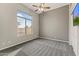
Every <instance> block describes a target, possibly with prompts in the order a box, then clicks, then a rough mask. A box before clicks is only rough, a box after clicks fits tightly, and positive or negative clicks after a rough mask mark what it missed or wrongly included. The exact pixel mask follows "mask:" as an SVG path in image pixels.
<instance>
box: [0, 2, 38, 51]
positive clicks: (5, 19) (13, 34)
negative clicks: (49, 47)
mask: <svg viewBox="0 0 79 59" xmlns="http://www.w3.org/2000/svg"><path fill="white" fill-rule="evenodd" d="M23 6H24V5H22V4H12V3H11V4H8V3H3V4H0V8H1V9H0V50H2V49H5V48H8V47H11V46H14V45H17V44H20V43H23V42H26V41H29V40H32V39H35V38H37V37H38V36H39V30H38V29H39V16H38V15H37V14H35V13H33V12H32V11H31V10H30V9H28V8H27V7H25V6H24V7H23ZM22 8H24V9H22ZM17 9H20V10H24V11H25V12H27V13H28V14H29V15H31V16H32V18H33V19H32V32H33V33H32V35H25V36H24V37H17V31H16V29H17V22H16V20H17V19H16V12H17Z"/></svg>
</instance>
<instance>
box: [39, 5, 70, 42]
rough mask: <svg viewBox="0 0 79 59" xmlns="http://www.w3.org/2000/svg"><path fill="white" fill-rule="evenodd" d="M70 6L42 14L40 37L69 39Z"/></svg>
mask: <svg viewBox="0 0 79 59" xmlns="http://www.w3.org/2000/svg"><path fill="white" fill-rule="evenodd" d="M68 26H69V6H68V5H67V6H63V7H60V8H57V9H54V10H51V11H48V12H46V13H44V14H40V37H44V38H57V40H62V41H68V34H69V33H68V31H69V27H68Z"/></svg>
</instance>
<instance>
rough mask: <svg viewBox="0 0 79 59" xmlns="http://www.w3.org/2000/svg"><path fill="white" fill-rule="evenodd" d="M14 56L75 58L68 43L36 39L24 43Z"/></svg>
mask: <svg viewBox="0 0 79 59" xmlns="http://www.w3.org/2000/svg"><path fill="white" fill-rule="evenodd" d="M16 56H75V54H74V52H73V49H72V46H70V45H69V44H68V43H65V42H58V41H53V40H47V39H37V40H33V41H31V42H28V43H26V44H25V45H24V46H23V48H22V50H21V51H19V52H18V53H17V54H16Z"/></svg>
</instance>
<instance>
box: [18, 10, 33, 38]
mask: <svg viewBox="0 0 79 59" xmlns="http://www.w3.org/2000/svg"><path fill="white" fill-rule="evenodd" d="M26 34H27V35H30V34H32V17H31V16H30V15H28V14H27V13H25V12H22V11H18V12H17V36H18V37H19V36H24V35H26Z"/></svg>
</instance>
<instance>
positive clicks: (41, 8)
mask: <svg viewBox="0 0 79 59" xmlns="http://www.w3.org/2000/svg"><path fill="white" fill-rule="evenodd" d="M32 6H33V7H35V8H37V9H36V10H35V12H37V11H41V12H45V11H46V10H47V9H50V7H49V6H47V5H46V4H45V3H40V4H39V5H32Z"/></svg>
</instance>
